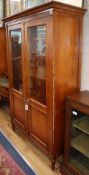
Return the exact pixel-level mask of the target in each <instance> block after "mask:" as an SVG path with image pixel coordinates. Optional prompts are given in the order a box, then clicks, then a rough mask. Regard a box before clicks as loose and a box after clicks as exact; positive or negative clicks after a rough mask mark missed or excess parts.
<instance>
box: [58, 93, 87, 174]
mask: <svg viewBox="0 0 89 175" xmlns="http://www.w3.org/2000/svg"><path fill="white" fill-rule="evenodd" d="M65 128H66V129H65V145H64V161H63V165H62V166H61V172H62V174H63V175H89V91H82V92H80V93H76V94H73V95H71V96H69V97H67V100H66V122H65Z"/></svg>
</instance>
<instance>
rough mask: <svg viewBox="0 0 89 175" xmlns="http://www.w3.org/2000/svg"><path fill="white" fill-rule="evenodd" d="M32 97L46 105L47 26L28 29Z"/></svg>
mask: <svg viewBox="0 0 89 175" xmlns="http://www.w3.org/2000/svg"><path fill="white" fill-rule="evenodd" d="M28 39H29V41H30V43H31V44H30V45H29V51H30V57H29V69H30V81H29V82H30V89H29V90H30V97H31V98H32V99H34V100H36V101H38V102H40V103H42V104H43V105H46V26H45V25H40V26H34V27H31V28H29V29H28Z"/></svg>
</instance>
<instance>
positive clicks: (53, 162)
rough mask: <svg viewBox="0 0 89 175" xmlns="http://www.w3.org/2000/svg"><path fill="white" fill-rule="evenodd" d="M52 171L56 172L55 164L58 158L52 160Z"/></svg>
mask: <svg viewBox="0 0 89 175" xmlns="http://www.w3.org/2000/svg"><path fill="white" fill-rule="evenodd" d="M51 162H52V170H55V162H56V157H55V156H54V157H53V158H52V161H51Z"/></svg>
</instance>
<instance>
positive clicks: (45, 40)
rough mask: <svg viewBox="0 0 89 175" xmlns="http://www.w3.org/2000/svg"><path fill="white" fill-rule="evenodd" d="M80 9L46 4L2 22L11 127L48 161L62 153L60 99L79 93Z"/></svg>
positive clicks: (56, 3) (62, 100)
mask: <svg viewBox="0 0 89 175" xmlns="http://www.w3.org/2000/svg"><path fill="white" fill-rule="evenodd" d="M84 13H85V10H84V9H82V8H78V7H74V6H70V5H65V4H62V3H59V2H55V1H52V2H48V3H46V4H43V5H40V6H37V7H34V8H32V9H29V10H26V11H24V12H21V13H19V14H17V15H13V16H11V17H8V18H5V19H4V22H5V25H6V29H7V48H8V70H9V83H10V111H11V119H12V126H13V129H14V130H15V129H16V127H17V126H18V127H21V128H22V129H23V130H24V132H26V134H27V135H29V138H30V140H31V141H32V142H33V143H35V144H36V145H38V147H39V148H41V149H42V150H43V151H45V153H47V154H48V155H49V157H50V158H51V160H52V168H54V164H55V159H56V157H57V156H58V155H59V154H61V153H62V152H63V141H64V120H65V115H64V114H65V96H66V95H68V94H71V93H72V92H76V91H79V88H80V72H81V46H82V20H83V15H84Z"/></svg>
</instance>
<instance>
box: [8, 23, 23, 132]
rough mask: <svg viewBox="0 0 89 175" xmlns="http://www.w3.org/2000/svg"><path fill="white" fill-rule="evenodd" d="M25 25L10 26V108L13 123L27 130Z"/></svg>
mask: <svg viewBox="0 0 89 175" xmlns="http://www.w3.org/2000/svg"><path fill="white" fill-rule="evenodd" d="M23 35H24V33H23V25H22V24H18V25H13V26H9V30H8V36H9V43H8V45H9V54H8V62H9V77H10V108H11V113H12V121H13V125H14V124H19V125H20V126H21V127H22V128H23V129H25V128H26V119H25V107H24V71H23V70H24V67H25V63H24V52H23V47H24V38H23Z"/></svg>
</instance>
